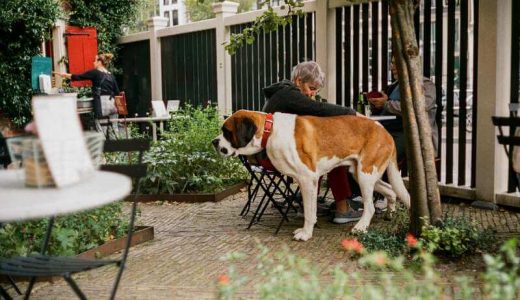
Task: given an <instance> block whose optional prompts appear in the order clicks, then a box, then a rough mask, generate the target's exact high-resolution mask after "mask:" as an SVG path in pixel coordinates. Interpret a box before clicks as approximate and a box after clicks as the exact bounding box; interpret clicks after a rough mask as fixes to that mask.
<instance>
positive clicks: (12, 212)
mask: <svg viewBox="0 0 520 300" xmlns="http://www.w3.org/2000/svg"><path fill="white" fill-rule="evenodd" d="M22 172H23V170H0V207H1V208H2V209H0V222H12V221H23V220H30V219H37V218H43V217H50V216H56V215H63V214H69V213H74V212H79V211H82V210H87V209H92V208H96V207H99V206H103V205H105V204H108V203H111V202H115V201H118V200H121V199H123V198H124V197H125V196H127V195H128V194H130V192H131V190H132V181H131V180H130V178H129V177H127V176H124V175H121V174H118V173H112V172H106V171H95V172H94V174H92V175H91V176H89V177H88V178H85V179H83V180H82V182H80V183H77V184H74V185H71V186H67V187H64V188H31V187H26V186H25V183H24V180H23V173H22Z"/></svg>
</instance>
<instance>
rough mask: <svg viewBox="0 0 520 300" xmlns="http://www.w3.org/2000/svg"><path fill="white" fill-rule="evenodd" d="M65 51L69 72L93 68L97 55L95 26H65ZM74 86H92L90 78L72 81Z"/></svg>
mask: <svg viewBox="0 0 520 300" xmlns="http://www.w3.org/2000/svg"><path fill="white" fill-rule="evenodd" d="M65 35H66V36H67V52H68V55H69V73H73V74H79V73H83V72H85V71H87V70H90V69H92V68H94V59H95V58H96V55H97V35H96V28H95V27H78V26H70V25H69V26H67V29H66V32H65ZM71 85H72V86H74V87H82V86H92V82H91V81H90V80H82V81H73V82H72V83H71Z"/></svg>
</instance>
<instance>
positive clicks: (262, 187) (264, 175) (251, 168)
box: [239, 155, 299, 234]
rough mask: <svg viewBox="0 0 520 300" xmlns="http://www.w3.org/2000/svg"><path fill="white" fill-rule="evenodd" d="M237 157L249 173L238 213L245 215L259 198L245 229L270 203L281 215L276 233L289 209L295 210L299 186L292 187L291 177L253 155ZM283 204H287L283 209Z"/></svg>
mask: <svg viewBox="0 0 520 300" xmlns="http://www.w3.org/2000/svg"><path fill="white" fill-rule="evenodd" d="M239 158H240V160H241V161H242V164H243V165H244V167H245V168H246V169H247V171H248V172H249V174H250V175H251V177H250V179H249V181H248V185H247V203H246V204H245V205H244V208H243V209H242V211H241V212H240V215H241V216H244V217H245V215H247V213H248V212H249V210H250V209H251V206H252V204H253V202H255V200H256V199H257V198H260V201H259V203H258V206H257V207H256V210H255V211H254V214H253V217H252V218H251V221H250V222H249V226H248V227H247V229H250V228H251V226H252V225H253V224H254V223H256V222H259V221H260V219H261V218H262V216H263V214H264V212H265V210H266V209H267V207H268V205H269V203H271V204H272V205H273V207H274V208H276V210H277V211H278V212H279V213H280V214H281V215H282V219H281V220H280V223H279V224H278V227H277V228H276V231H275V234H277V233H278V232H279V231H280V228H281V226H282V224H283V222H284V221H289V219H288V217H287V214H288V213H289V210H290V209H291V208H292V209H294V210H295V211H296V208H295V207H294V206H293V203H294V200H295V199H296V194H297V193H298V191H299V187H297V188H296V189H294V188H293V187H292V186H291V183H292V178H290V177H287V176H285V175H283V174H281V173H280V172H278V171H277V170H275V169H274V167H272V165H270V163H267V164H266V163H265V162H264V163H260V162H262V161H261V160H258V161H255V160H256V159H255V158H254V157H245V156H242V155H241V156H239ZM259 191H262V192H263V194H259V193H258V192H259ZM278 199H281V201H277V200H278ZM285 206H287V208H286V210H285V211H284V210H283V208H284V207H285Z"/></svg>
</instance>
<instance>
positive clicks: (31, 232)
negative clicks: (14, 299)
mask: <svg viewBox="0 0 520 300" xmlns="http://www.w3.org/2000/svg"><path fill="white" fill-rule="evenodd" d="M123 220H126V216H125V215H123V212H122V203H120V202H118V203H114V204H111V205H107V206H105V207H102V208H98V209H95V210H92V211H88V212H83V213H79V214H74V215H70V216H66V217H57V218H56V219H55V222H54V227H53V231H52V235H51V239H50V243H49V252H48V253H49V254H51V255H75V254H79V253H81V252H83V251H86V250H89V249H91V248H93V247H96V246H98V245H101V244H103V243H105V242H107V241H110V240H113V239H117V238H120V237H122V236H124V235H125V234H126V232H127V230H128V223H127V222H126V221H123ZM48 223H49V220H48V219H44V220H39V221H31V222H24V223H10V224H4V226H3V227H1V228H0V257H11V256H18V255H21V256H25V255H28V254H31V253H37V252H39V251H40V249H41V246H42V244H43V240H44V237H45V231H46V229H47V225H48Z"/></svg>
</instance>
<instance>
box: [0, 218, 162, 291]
mask: <svg viewBox="0 0 520 300" xmlns="http://www.w3.org/2000/svg"><path fill="white" fill-rule="evenodd" d="M153 238H154V229H153V227H152V226H136V227H135V229H134V234H133V235H132V241H131V243H130V246H135V245H139V244H141V243H144V242H147V241H150V240H153ZM125 242H126V235H125V236H123V237H121V238H119V239H117V240H113V241H110V242H107V243H105V244H103V245H99V246H97V247H95V248H92V249H90V250H87V251H85V252H82V253H80V254H78V255H77V257H81V258H88V259H94V258H102V257H104V256H108V255H110V254H113V253H116V252H118V251H122V250H123V249H124V248H125ZM55 278H56V279H59V278H61V277H59V276H58V277H39V278H37V280H36V281H37V282H40V281H53V280H54V279H55ZM14 279H15V281H16V282H20V281H29V277H16V278H14ZM0 282H8V281H7V277H5V276H0Z"/></svg>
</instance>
